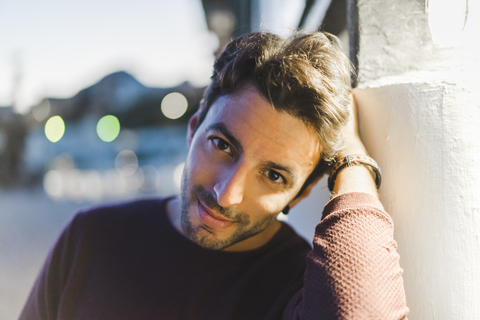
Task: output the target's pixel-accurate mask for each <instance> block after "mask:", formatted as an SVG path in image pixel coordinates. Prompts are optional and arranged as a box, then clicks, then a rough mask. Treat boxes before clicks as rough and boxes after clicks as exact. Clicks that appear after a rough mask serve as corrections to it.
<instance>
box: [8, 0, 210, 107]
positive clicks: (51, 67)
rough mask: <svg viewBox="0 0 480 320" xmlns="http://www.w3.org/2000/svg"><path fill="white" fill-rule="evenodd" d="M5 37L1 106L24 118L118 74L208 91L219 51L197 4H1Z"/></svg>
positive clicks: (93, 0)
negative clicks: (45, 103) (48, 100)
mask: <svg viewBox="0 0 480 320" xmlns="http://www.w3.org/2000/svg"><path fill="white" fill-rule="evenodd" d="M0 30H2V31H1V32H0V106H8V105H12V103H13V102H14V104H15V107H16V109H17V111H19V112H22V113H23V112H26V111H28V110H29V108H30V107H31V106H33V105H35V104H37V103H38V102H39V101H40V100H41V99H43V98H44V97H55V98H67V97H71V96H73V95H75V94H76V93H77V92H78V91H80V90H81V89H83V88H85V87H87V86H90V85H92V84H94V83H95V82H97V81H98V80H100V79H101V78H103V77H104V76H105V75H107V74H109V73H112V72H115V71H119V70H124V71H127V72H129V73H131V74H132V75H133V76H135V77H136V78H137V80H139V81H140V82H142V83H143V84H144V85H147V86H155V87H167V86H174V85H177V84H179V83H181V82H183V81H186V80H188V81H190V82H192V83H193V84H194V85H206V84H207V83H208V79H209V77H210V74H211V68H212V64H213V59H214V56H213V52H214V50H215V49H216V48H217V46H218V39H217V38H216V36H215V35H213V34H212V33H211V32H209V31H208V29H207V25H206V21H205V17H204V13H203V8H202V4H201V1H200V0H175V1H168V0H156V1H151V0H137V1H125V0H116V1H113V0H71V1H64V0H0ZM15 83H17V85H15ZM15 88H17V89H16V90H15Z"/></svg>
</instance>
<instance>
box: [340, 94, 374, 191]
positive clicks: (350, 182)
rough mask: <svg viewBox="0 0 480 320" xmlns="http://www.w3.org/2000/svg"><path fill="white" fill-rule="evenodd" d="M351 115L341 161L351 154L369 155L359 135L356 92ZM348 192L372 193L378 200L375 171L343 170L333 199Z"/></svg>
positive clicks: (353, 167)
mask: <svg viewBox="0 0 480 320" xmlns="http://www.w3.org/2000/svg"><path fill="white" fill-rule="evenodd" d="M350 107H351V110H350V111H351V115H350V120H349V122H348V124H347V126H346V127H345V129H344V130H345V132H344V134H345V146H344V148H343V149H342V151H340V154H339V157H338V158H339V159H343V158H344V157H345V156H347V155H351V154H365V155H366V154H367V150H366V149H365V146H364V145H363V142H362V140H361V139H360V134H359V133H358V117H357V106H356V104H355V92H354V94H353V96H352V102H351V104H350ZM347 192H365V193H370V194H371V195H373V196H375V197H376V198H377V199H378V193H377V188H376V186H375V180H374V178H373V171H372V170H371V169H369V168H368V167H367V166H363V165H359V166H352V167H345V168H344V169H343V170H341V171H340V172H339V173H338V175H337V178H336V179H335V185H334V187H333V192H332V197H336V196H339V195H341V194H343V193H347Z"/></svg>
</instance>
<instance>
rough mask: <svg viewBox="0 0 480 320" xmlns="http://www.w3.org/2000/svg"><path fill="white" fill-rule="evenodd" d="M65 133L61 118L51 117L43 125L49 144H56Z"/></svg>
mask: <svg viewBox="0 0 480 320" xmlns="http://www.w3.org/2000/svg"><path fill="white" fill-rule="evenodd" d="M64 133H65V122H63V119H62V117H60V116H53V117H51V118H50V119H48V121H47V123H45V136H46V137H47V139H48V140H50V141H51V142H57V141H59V140H60V139H62V137H63V134H64Z"/></svg>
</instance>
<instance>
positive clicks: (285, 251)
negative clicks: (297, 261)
mask: <svg viewBox="0 0 480 320" xmlns="http://www.w3.org/2000/svg"><path fill="white" fill-rule="evenodd" d="M281 224H282V226H281V228H280V230H279V231H278V232H277V234H276V235H275V237H274V239H272V241H271V242H270V243H269V244H267V246H268V247H269V248H268V250H269V251H270V252H272V253H275V252H276V253H278V254H281V255H284V256H289V257H292V256H298V257H299V258H303V257H305V256H306V255H307V254H308V252H310V250H311V248H312V247H311V245H310V244H309V243H308V242H307V241H306V240H305V239H304V238H303V237H301V236H300V235H298V234H297V233H296V232H295V230H294V229H293V228H292V227H291V226H290V225H288V224H287V223H285V222H281Z"/></svg>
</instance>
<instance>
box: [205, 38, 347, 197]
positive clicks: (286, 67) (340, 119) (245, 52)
mask: <svg viewBox="0 0 480 320" xmlns="http://www.w3.org/2000/svg"><path fill="white" fill-rule="evenodd" d="M336 43H337V44H338V39H337V38H336V37H335V36H334V35H331V34H328V33H322V32H314V33H302V32H297V33H295V34H294V35H292V36H291V37H289V38H286V39H283V38H281V37H280V36H278V35H275V34H272V33H264V32H256V33H251V34H247V35H244V36H241V37H239V38H237V39H234V40H233V41H231V42H230V43H229V44H227V46H226V47H225V48H224V49H223V51H221V52H220V53H219V55H218V56H217V58H216V60H215V63H214V66H213V75H212V77H211V83H210V85H209V86H208V87H207V88H206V90H205V92H204V95H203V100H202V102H201V106H200V108H201V114H200V117H199V122H198V125H200V124H201V123H202V121H203V120H204V119H205V116H206V115H207V112H208V110H209V108H210V106H211V105H212V104H213V103H214V102H215V100H216V99H217V98H218V97H220V96H223V95H227V94H230V93H232V92H234V91H235V90H236V89H238V88H240V87H241V86H242V85H243V84H245V83H247V82H250V83H252V84H253V85H255V87H256V88H257V89H258V90H259V92H260V93H261V94H262V95H263V96H264V97H265V98H266V99H267V100H268V101H270V103H271V105H272V107H273V108H275V109H276V110H278V111H283V112H287V113H288V114H290V115H292V116H294V117H297V118H299V119H301V120H302V121H303V122H304V123H305V124H306V125H307V126H308V127H310V128H312V129H313V130H314V131H315V132H316V134H317V136H318V139H319V141H320V144H321V150H322V155H321V159H320V162H319V164H318V165H317V167H316V168H315V170H314V172H312V174H311V175H310V177H309V178H308V179H307V181H306V183H305V185H304V187H305V186H307V185H308V184H310V183H311V182H313V181H314V180H315V178H316V177H318V176H319V175H321V174H323V173H324V172H325V170H326V169H327V167H328V165H329V164H331V163H332V162H333V161H334V159H335V156H336V155H337V154H338V152H339V151H340V149H341V148H342V146H343V136H342V128H343V127H344V125H345V124H346V123H347V121H348V119H349V108H348V105H349V103H350V93H351V86H350V74H351V72H352V68H351V63H350V61H349V60H348V58H347V57H346V56H345V54H344V53H343V52H342V51H341V50H340V49H339V48H338V47H337V46H336ZM301 191H303V188H302V190H301Z"/></svg>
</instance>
